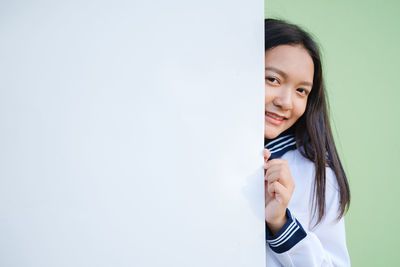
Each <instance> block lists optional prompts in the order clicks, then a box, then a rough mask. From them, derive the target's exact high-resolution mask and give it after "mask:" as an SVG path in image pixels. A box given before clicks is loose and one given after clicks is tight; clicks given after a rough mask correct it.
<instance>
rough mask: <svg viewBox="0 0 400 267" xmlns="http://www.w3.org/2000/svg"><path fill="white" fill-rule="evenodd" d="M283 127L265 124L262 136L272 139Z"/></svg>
mask: <svg viewBox="0 0 400 267" xmlns="http://www.w3.org/2000/svg"><path fill="white" fill-rule="evenodd" d="M283 131H284V129H277V127H270V126H266V127H265V128H264V137H265V138H267V139H274V138H275V137H277V136H279V135H280V134H281V133H282V132H283Z"/></svg>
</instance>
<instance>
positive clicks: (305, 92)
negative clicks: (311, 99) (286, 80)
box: [297, 88, 307, 95]
mask: <svg viewBox="0 0 400 267" xmlns="http://www.w3.org/2000/svg"><path fill="white" fill-rule="evenodd" d="M297 92H300V93H301V94H303V95H307V91H306V90H305V89H303V88H297Z"/></svg>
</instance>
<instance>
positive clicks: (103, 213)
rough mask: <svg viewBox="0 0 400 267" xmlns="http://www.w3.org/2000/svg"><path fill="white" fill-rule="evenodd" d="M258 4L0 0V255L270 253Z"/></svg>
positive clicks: (5, 261) (185, 261) (233, 257)
mask: <svg viewBox="0 0 400 267" xmlns="http://www.w3.org/2000/svg"><path fill="white" fill-rule="evenodd" d="M263 12H264V8H263V1H261V0H251V1H227V0H226V1H221V0H203V1H179V0H171V1H145V0H134V1H123V0H114V1H90V0H79V1H77V0H72V1H49V0H43V1H38V0H33V1H27V0H26V1H25V0H20V1H18V0H17V1H2V2H0V40H1V41H0V266H21V267H22V266H24V267H25V266H30V267H31V266H32V267H33V266H37V267H46V266H49V267H50V266H51V267H54V266H57V267H61V266H74V267H78V266H82V267H83V266H85V267H87V266H113V267H114V266H137V267H143V266H144V267H147V266H154V267H156V266H157V267H158V266H171V267H177V266H182V267H188V266H194V267H196V266H199V267H200V266H202V267H203V266H208V267H213V266H215V267H220V266H230V267H235V266H246V267H248V266H252V267H257V266H265V236H264V234H265V233H264V231H265V229H264V227H265V223H264V201H263V194H264V186H263V184H264V183H263V171H262V170H263V154H262V152H263V129H264V128H263V123H264V86H263V76H262V75H263V68H264V50H263V49H264V48H263V39H264V37H263V25H264V24H263V19H264V14H263Z"/></svg>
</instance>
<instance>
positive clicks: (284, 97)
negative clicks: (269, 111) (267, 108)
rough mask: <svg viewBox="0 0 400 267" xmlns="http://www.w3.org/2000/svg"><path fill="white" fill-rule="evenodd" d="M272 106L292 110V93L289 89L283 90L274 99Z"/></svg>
mask: <svg viewBox="0 0 400 267" xmlns="http://www.w3.org/2000/svg"><path fill="white" fill-rule="evenodd" d="M274 104H275V105H276V106H279V107H281V108H282V109H292V106H293V103H292V93H291V91H290V90H289V89H287V88H285V89H283V88H282V90H281V92H280V93H279V94H278V95H277V96H276V97H275V99H274Z"/></svg>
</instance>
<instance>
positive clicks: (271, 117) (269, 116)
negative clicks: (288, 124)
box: [265, 112, 286, 126]
mask: <svg viewBox="0 0 400 267" xmlns="http://www.w3.org/2000/svg"><path fill="white" fill-rule="evenodd" d="M265 119H266V120H267V121H268V122H270V123H272V124H274V125H277V126H279V125H281V124H282V123H283V122H284V121H285V120H286V118H285V117H282V116H279V115H277V114H275V113H271V112H265Z"/></svg>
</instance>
